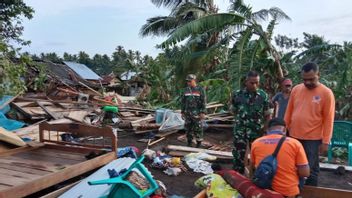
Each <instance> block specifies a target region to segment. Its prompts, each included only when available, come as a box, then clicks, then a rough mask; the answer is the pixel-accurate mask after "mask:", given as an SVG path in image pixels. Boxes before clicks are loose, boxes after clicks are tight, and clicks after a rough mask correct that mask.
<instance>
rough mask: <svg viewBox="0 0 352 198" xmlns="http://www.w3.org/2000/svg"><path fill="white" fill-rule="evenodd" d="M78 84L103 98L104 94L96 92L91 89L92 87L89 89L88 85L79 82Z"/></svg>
mask: <svg viewBox="0 0 352 198" xmlns="http://www.w3.org/2000/svg"><path fill="white" fill-rule="evenodd" d="M78 83H79V84H80V85H82V86H84V87H85V88H87V89H89V90H91V91H92V92H94V93H96V94H98V96H101V97H103V94H101V93H100V92H98V91H96V90H94V89H92V88H91V87H89V86H88V85H86V84H84V83H82V82H78Z"/></svg>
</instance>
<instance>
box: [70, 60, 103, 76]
mask: <svg viewBox="0 0 352 198" xmlns="http://www.w3.org/2000/svg"><path fill="white" fill-rule="evenodd" d="M64 63H65V65H67V66H69V67H70V68H71V69H72V70H73V71H74V72H76V73H77V74H78V75H79V76H81V77H82V78H84V79H87V80H100V79H101V77H100V76H98V74H96V73H95V72H93V71H92V70H91V69H89V68H88V67H87V66H86V65H84V64H80V63H75V62H69V61H64Z"/></svg>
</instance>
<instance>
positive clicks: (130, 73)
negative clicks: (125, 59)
mask: <svg viewBox="0 0 352 198" xmlns="http://www.w3.org/2000/svg"><path fill="white" fill-rule="evenodd" d="M136 75H137V72H134V71H126V72H123V73H122V74H121V75H120V77H121V80H131V78H132V77H134V76H136Z"/></svg>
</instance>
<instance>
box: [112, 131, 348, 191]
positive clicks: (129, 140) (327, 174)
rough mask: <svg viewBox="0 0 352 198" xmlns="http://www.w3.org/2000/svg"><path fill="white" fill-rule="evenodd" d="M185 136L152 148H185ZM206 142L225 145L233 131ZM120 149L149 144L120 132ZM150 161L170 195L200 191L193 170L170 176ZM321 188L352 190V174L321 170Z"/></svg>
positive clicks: (214, 134)
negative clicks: (176, 146) (169, 145)
mask: <svg viewBox="0 0 352 198" xmlns="http://www.w3.org/2000/svg"><path fill="white" fill-rule="evenodd" d="M182 134H184V133H183V132H178V133H175V134H173V135H170V136H167V138H166V139H165V140H163V141H161V142H159V143H157V144H155V145H153V147H151V148H150V149H153V150H162V148H163V147H165V146H167V145H168V144H173V145H181V146H185V145H186V143H184V142H181V141H179V140H177V137H179V136H180V135H182ZM204 135H205V140H207V141H209V142H211V143H217V144H223V143H224V142H227V141H230V140H232V133H231V130H211V131H209V130H208V131H206V132H205V134H204ZM118 136H119V137H118V147H124V146H136V147H137V148H139V149H140V150H141V151H142V150H144V149H145V148H146V145H147V143H141V142H138V141H137V140H139V139H141V138H143V137H144V135H143V134H141V135H135V134H134V133H127V132H120V133H119V134H118ZM150 163H151V162H149V161H148V160H145V162H144V164H145V166H146V167H147V168H148V169H149V170H150V171H151V172H152V174H153V176H154V178H155V179H157V180H160V181H162V182H163V183H164V184H165V186H166V188H167V192H168V195H170V196H171V195H179V196H184V197H193V196H194V195H196V194H197V193H198V192H199V191H200V189H197V188H196V187H195V186H194V182H195V181H196V180H197V179H198V178H199V177H201V176H203V175H202V174H200V173H194V172H192V171H191V170H189V171H188V172H182V173H181V174H180V175H178V176H168V175H166V174H165V173H163V171H162V170H159V169H152V168H151V167H150ZM222 166H223V167H226V168H230V167H231V163H226V162H223V163H222ZM319 186H323V187H329V188H339V189H347V190H352V173H351V172H347V173H346V174H344V175H337V174H335V173H334V171H328V170H321V172H320V178H319Z"/></svg>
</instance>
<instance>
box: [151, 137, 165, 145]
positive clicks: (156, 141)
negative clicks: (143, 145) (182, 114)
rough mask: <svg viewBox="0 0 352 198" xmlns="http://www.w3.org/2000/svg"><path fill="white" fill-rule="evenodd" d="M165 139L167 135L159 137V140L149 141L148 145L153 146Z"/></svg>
mask: <svg viewBox="0 0 352 198" xmlns="http://www.w3.org/2000/svg"><path fill="white" fill-rule="evenodd" d="M164 139H165V137H162V138H160V139H158V140H155V141H153V142H149V143H148V147H149V146H153V145H154V144H156V143H158V142H160V141H162V140H164Z"/></svg>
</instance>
